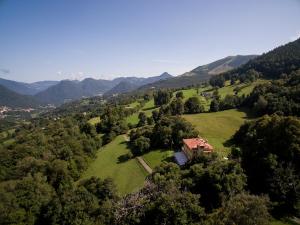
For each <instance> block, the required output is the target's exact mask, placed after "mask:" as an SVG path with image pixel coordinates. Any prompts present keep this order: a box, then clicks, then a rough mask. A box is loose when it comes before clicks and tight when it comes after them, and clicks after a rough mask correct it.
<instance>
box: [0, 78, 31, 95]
mask: <svg viewBox="0 0 300 225" xmlns="http://www.w3.org/2000/svg"><path fill="white" fill-rule="evenodd" d="M0 85H2V86H4V87H6V88H7V89H9V90H11V91H14V92H16V93H19V94H23V95H33V94H34V93H35V91H34V89H32V88H31V87H30V85H29V84H27V83H23V82H17V81H12V80H6V79H2V78H0Z"/></svg>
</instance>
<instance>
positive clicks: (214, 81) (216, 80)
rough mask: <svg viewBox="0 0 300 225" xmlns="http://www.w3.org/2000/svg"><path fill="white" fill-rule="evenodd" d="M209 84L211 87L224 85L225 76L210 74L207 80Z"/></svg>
mask: <svg viewBox="0 0 300 225" xmlns="http://www.w3.org/2000/svg"><path fill="white" fill-rule="evenodd" d="M209 84H210V85H211V86H213V87H219V88H221V87H224V86H225V78H224V77H223V76H219V75H217V76H212V77H211V78H210V80H209Z"/></svg>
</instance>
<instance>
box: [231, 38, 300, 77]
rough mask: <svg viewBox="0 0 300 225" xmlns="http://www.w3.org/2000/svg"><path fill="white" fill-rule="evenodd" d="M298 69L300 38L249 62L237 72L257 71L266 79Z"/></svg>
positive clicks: (299, 65) (299, 63) (299, 64)
mask: <svg viewBox="0 0 300 225" xmlns="http://www.w3.org/2000/svg"><path fill="white" fill-rule="evenodd" d="M298 68H300V38H299V39H298V40H296V41H293V42H290V43H288V44H286V45H283V46H280V47H277V48H275V49H273V50H272V51H269V52H267V53H265V54H263V55H261V56H259V57H257V58H255V59H253V60H251V61H249V62H248V63H246V64H245V65H244V66H242V67H241V68H238V69H237V70H236V72H237V73H243V72H245V71H247V70H249V69H255V70H256V71H258V72H260V73H262V74H263V76H264V77H266V78H279V77H280V76H281V75H282V74H283V73H285V74H289V73H290V72H292V71H293V70H296V69H298Z"/></svg>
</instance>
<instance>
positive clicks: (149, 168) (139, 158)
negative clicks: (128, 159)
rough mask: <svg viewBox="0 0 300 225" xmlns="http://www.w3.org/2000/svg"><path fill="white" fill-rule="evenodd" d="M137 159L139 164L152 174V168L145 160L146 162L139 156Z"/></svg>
mask: <svg viewBox="0 0 300 225" xmlns="http://www.w3.org/2000/svg"><path fill="white" fill-rule="evenodd" d="M136 159H137V160H138V161H139V163H140V164H141V165H142V166H143V167H144V168H145V170H146V171H147V172H148V173H149V174H151V173H152V169H151V167H150V166H149V165H148V164H147V163H146V162H145V160H144V159H143V158H142V157H140V156H138V157H136Z"/></svg>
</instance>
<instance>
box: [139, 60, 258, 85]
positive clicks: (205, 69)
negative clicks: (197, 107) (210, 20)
mask: <svg viewBox="0 0 300 225" xmlns="http://www.w3.org/2000/svg"><path fill="white" fill-rule="evenodd" d="M255 57H257V56H256V55H244V56H243V55H237V56H228V57H226V58H223V59H220V60H217V61H215V62H212V63H209V64H207V65H203V66H199V67H197V68H195V69H193V70H191V71H190V72H187V73H184V74H182V75H180V76H177V77H172V78H169V79H165V80H162V81H157V82H154V83H151V84H148V85H144V86H142V87H141V88H140V90H145V89H149V88H180V87H185V86H189V85H194V84H197V83H200V82H203V81H205V80H208V79H209V78H210V77H211V76H212V75H215V74H219V73H223V72H226V71H229V70H232V69H234V68H237V67H239V66H241V65H243V64H245V63H247V62H248V61H249V60H251V59H253V58H255Z"/></svg>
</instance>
